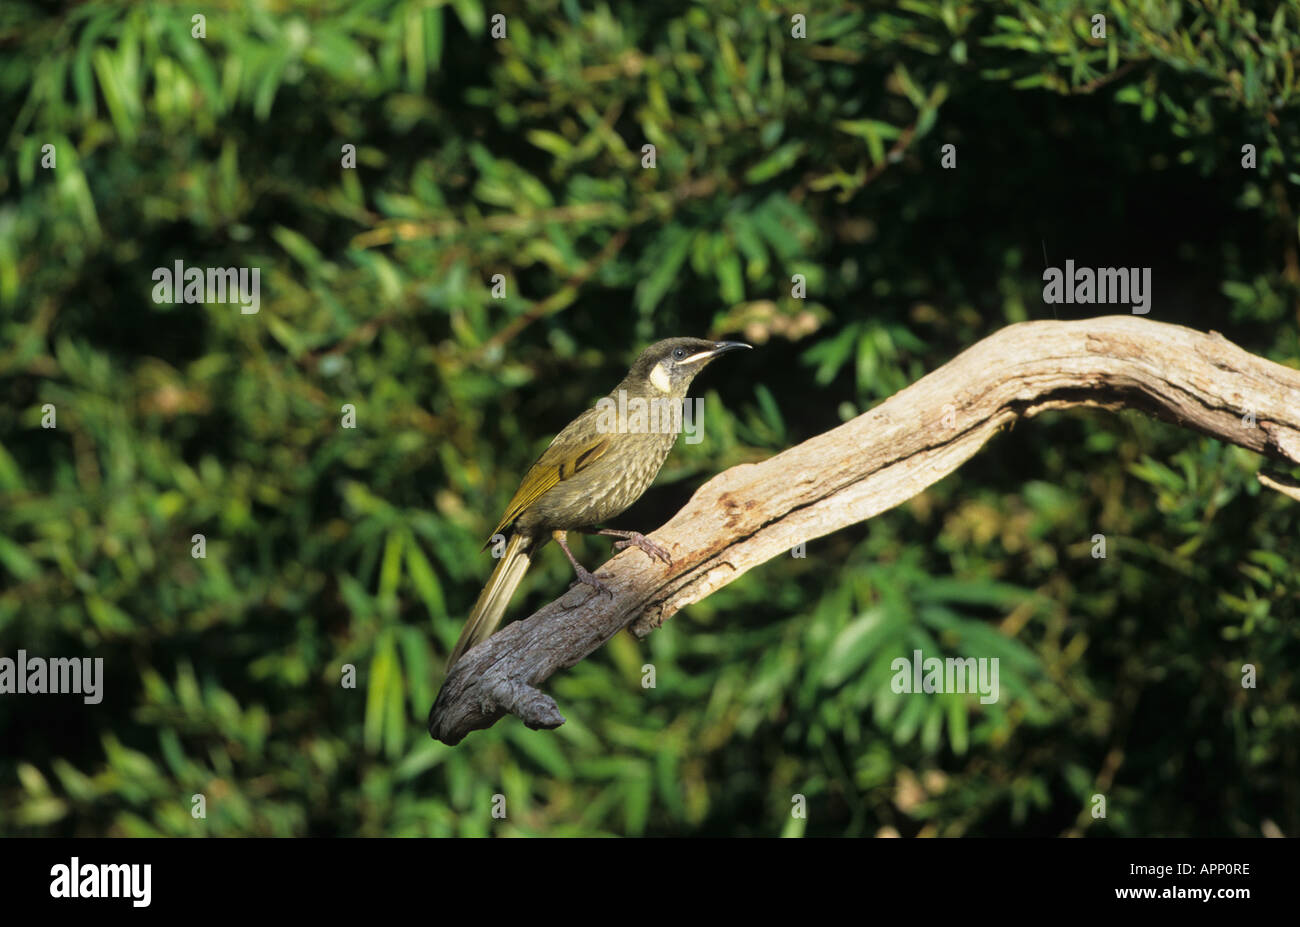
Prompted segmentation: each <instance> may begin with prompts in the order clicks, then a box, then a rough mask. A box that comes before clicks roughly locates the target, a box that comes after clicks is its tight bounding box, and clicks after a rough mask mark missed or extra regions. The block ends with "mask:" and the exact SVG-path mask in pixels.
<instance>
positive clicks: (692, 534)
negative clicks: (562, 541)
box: [429, 316, 1300, 744]
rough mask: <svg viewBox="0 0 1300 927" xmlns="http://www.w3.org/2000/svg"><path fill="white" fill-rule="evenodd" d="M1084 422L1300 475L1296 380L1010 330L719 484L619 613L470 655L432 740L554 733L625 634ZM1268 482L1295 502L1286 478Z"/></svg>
mask: <svg viewBox="0 0 1300 927" xmlns="http://www.w3.org/2000/svg"><path fill="white" fill-rule="evenodd" d="M1075 406H1094V407H1101V408H1106V409H1111V410H1116V409H1124V408H1129V409H1138V410H1141V411H1143V412H1145V413H1148V414H1150V415H1154V416H1156V417H1159V418H1162V419H1165V420H1167V421H1170V422H1173V423H1175V424H1178V425H1182V426H1184V427H1187V428H1191V429H1194V430H1196V431H1200V432H1202V433H1204V434H1207V435H1211V436H1213V437H1215V438H1218V439H1220V440H1222V441H1227V442H1231V443H1233V444H1238V445H1240V446H1242V447H1245V448H1249V449H1250V450H1252V451H1257V452H1259V453H1260V454H1263V455H1266V456H1268V457H1272V458H1275V459H1277V460H1279V461H1283V462H1285V463H1286V464H1289V465H1296V464H1300V372H1297V371H1295V370H1292V369H1290V368H1288V367H1283V366H1281V365H1279V364H1275V363H1272V362H1271V361H1267V360H1264V359H1263V358H1260V357H1257V356H1255V355H1253V354H1250V353H1248V352H1246V351H1244V350H1242V349H1241V348H1239V347H1237V346H1236V345H1234V344H1232V343H1231V342H1230V341H1228V340H1227V339H1225V338H1224V337H1223V336H1221V335H1219V334H1217V333H1215V332H1211V333H1209V334H1205V333H1202V332H1198V331H1194V330H1192V329H1188V328H1182V327H1180V326H1177V325H1168V324H1164V323H1160V322H1153V321H1150V320H1149V319H1144V318H1137V317H1133V316H1106V317H1102V318H1095V319H1085V320H1081V321H1075V322H1025V323H1021V324H1018V325H1012V326H1009V327H1008V328H1004V329H1002V330H1001V331H999V332H997V333H995V334H993V335H990V336H989V337H988V338H985V339H984V340H983V341H980V342H979V343H978V344H975V345H974V346H972V347H970V348H969V349H967V350H965V351H963V352H962V353H961V354H959V355H958V356H957V357H956V358H954V359H953V360H951V361H949V362H948V363H947V364H945V365H944V366H942V367H940V368H939V369H938V370H935V371H934V372H933V373H931V374H929V375H928V376H926V377H923V378H922V379H921V380H919V381H917V382H916V383H913V384H912V385H911V386H909V387H907V388H906V389H904V390H902V391H901V392H899V393H897V394H896V395H894V396H892V397H890V398H889V399H887V400H886V401H884V402H882V403H881V404H880V405H878V406H876V407H875V408H874V409H872V410H871V411H869V412H866V413H863V414H862V415H859V416H858V417H857V418H855V419H853V420H852V421H849V422H846V423H845V424H843V425H841V426H839V427H838V428H835V429H832V430H831V431H828V432H826V433H824V434H820V435H817V436H816V437H814V438H810V439H809V440H807V441H805V442H803V443H802V444H799V445H796V446H795V447H792V448H790V449H789V450H786V451H783V452H782V453H780V454H777V455H776V456H774V457H771V458H769V459H767V460H765V461H763V462H762V463H758V464H743V465H740V466H736V467H732V468H731V469H730V470H727V471H725V472H723V473H720V474H718V475H717V476H715V477H714V478H713V479H711V480H709V481H708V482H707V483H705V484H704V485H703V486H701V487H700V489H699V490H698V491H697V492H696V493H695V495H694V496H693V497H692V498H691V500H690V502H689V503H688V504H687V505H686V507H685V508H683V509H682V510H681V511H680V512H678V513H677V514H676V515H675V516H674V517H673V518H672V519H671V520H670V521H669V522H668V523H667V524H665V525H664V526H663V527H662V528H660V529H659V530H658V531H656V532H654V534H653V535H651V537H652V538H653V540H654V541H656V542H657V543H659V544H661V545H663V546H664V547H666V548H668V550H669V551H671V552H672V556H673V566H672V567H671V568H669V567H666V566H664V565H663V564H662V563H660V562H658V561H652V560H651V559H650V558H649V557H647V556H646V555H645V554H644V553H642V552H641V551H639V550H635V549H631V550H626V551H624V552H622V553H621V554H619V555H618V556H617V557H614V558H613V559H612V560H610V561H609V562H608V563H607V564H605V566H604V567H603V568H602V569H601V570H600V571H599V572H600V574H601V577H602V579H604V581H605V583H606V584H607V585H608V586H609V587H610V589H611V591H612V592H613V593H614V596H613V598H612V599H610V598H609V597H607V596H604V595H594V594H593V593H592V591H591V590H590V589H588V588H587V587H582V586H579V587H575V588H572V589H570V590H569V591H568V592H566V593H565V594H564V595H562V596H561V597H560V598H559V599H557V600H556V601H554V602H552V603H551V604H549V605H547V606H546V607H544V608H542V609H541V610H539V611H537V612H536V613H535V614H533V615H532V616H530V617H528V618H526V619H524V620H522V621H517V622H515V623H513V624H511V625H508V626H507V627H505V628H504V629H502V630H501V631H499V632H498V633H497V634H495V635H494V636H492V637H491V638H489V639H488V640H487V641H485V642H483V643H482V644H480V645H479V646H478V647H475V648H474V649H473V650H472V651H470V652H469V653H468V654H466V655H465V656H464V657H463V658H462V659H461V660H460V662H459V663H457V664H456V666H455V667H453V668H452V670H451V673H450V674H449V675H448V677H447V679H446V680H445V681H444V683H443V686H442V690H441V691H440V692H439V694H438V699H437V701H436V703H435V704H434V706H433V709H432V710H431V711H430V713H429V733H430V734H431V735H432V736H433V737H435V738H437V739H438V740H442V741H444V742H446V743H448V744H455V743H458V742H459V741H460V740H461V739H462V738H464V736H465V735H466V734H468V733H469V732H470V731H474V730H478V729H481V728H486V727H488V726H490V725H491V724H493V723H494V722H495V721H496V720H497V719H498V718H501V717H502V716H503V715H505V714H514V715H517V716H518V717H519V718H521V719H522V720H523V722H524V723H525V724H527V725H528V726H529V727H532V728H554V727H558V726H559V725H560V724H562V723H564V717H563V716H562V715H561V714H560V712H559V708H558V707H557V706H556V704H555V702H554V700H552V699H551V697H550V696H548V695H546V694H544V693H543V692H541V691H540V690H539V689H538V688H537V687H538V686H539V685H540V684H541V683H542V682H544V681H545V680H546V679H547V678H548V677H549V676H551V674H553V673H554V672H556V671H557V670H560V669H563V668H565V667H568V666H573V665H574V664H575V663H577V662H578V661H579V660H582V659H583V658H584V657H586V656H587V655H588V654H589V653H592V652H593V651H594V650H596V649H597V648H599V647H600V646H601V645H602V644H604V643H605V642H606V641H607V640H609V639H610V638H611V637H613V636H614V635H615V634H617V633H618V632H619V631H620V630H622V629H623V628H629V629H630V630H631V632H632V633H633V634H635V635H637V636H638V637H644V636H646V635H647V634H649V633H650V632H651V631H652V630H654V629H655V628H657V627H659V626H660V625H661V624H662V623H663V622H664V621H665V620H666V619H668V618H669V617H671V616H672V615H673V614H675V613H676V612H677V611H678V610H680V609H681V608H683V607H684V606H686V605H689V604H690V603H692V602H697V601H699V600H700V599H702V598H704V597H705V596H707V595H709V594H710V593H712V592H713V591H714V590H716V589H719V588H721V587H722V586H725V585H726V584H727V583H729V582H731V581H732V580H734V579H735V578H736V577H737V576H740V575H741V574H742V573H744V572H746V571H747V570H749V569H751V568H753V567H755V566H757V565H758V564H760V563H762V562H764V561H765V560H769V559H771V558H772V557H776V556H779V555H782V554H788V553H789V551H790V550H791V548H793V547H794V546H795V545H797V544H798V543H800V542H801V541H809V540H812V539H814V538H818V537H821V536H823V535H826V534H830V533H831V532H833V531H837V530H839V529H840V528H843V527H845V526H846V525H851V524H853V523H855V522H859V521H863V520H865V519H868V518H871V517H872V516H873V515H876V514H878V513H880V512H883V511H885V510H887V509H890V508H892V507H894V506H896V505H898V504H899V503H901V502H904V501H906V500H907V499H910V498H911V497H912V496H915V495H917V494H918V493H920V492H921V491H922V490H924V489H925V488H926V487H927V486H930V485H931V484H932V483H935V482H937V481H938V480H940V479H942V478H943V477H945V476H947V475H948V474H949V473H951V472H952V471H953V470H955V469H957V468H958V467H959V466H961V464H962V463H963V462H964V461H965V460H967V459H968V458H969V457H971V456H972V455H974V454H975V453H976V452H977V451H978V450H979V449H980V448H981V447H982V446H983V445H984V444H985V442H987V441H988V440H989V438H990V437H992V436H993V434H994V433H996V432H997V431H998V430H999V429H1001V428H1005V427H1009V426H1011V425H1012V424H1014V423H1015V422H1016V421H1017V420H1019V419H1026V418H1032V417H1033V416H1035V415H1037V414H1039V413H1040V412H1043V411H1046V410H1048V409H1066V408H1071V407H1075ZM1260 479H1261V482H1263V483H1264V484H1265V485H1267V486H1269V487H1270V488H1273V489H1276V490H1278V491H1279V492H1284V493H1286V494H1287V495H1291V496H1293V497H1295V498H1300V490H1297V488H1296V486H1295V485H1294V483H1293V482H1292V481H1290V480H1289V479H1288V478H1286V477H1285V476H1283V475H1281V474H1275V475H1273V476H1267V475H1263V474H1261V477H1260ZM606 577H608V578H606Z"/></svg>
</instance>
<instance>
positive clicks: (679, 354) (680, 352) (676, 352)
mask: <svg viewBox="0 0 1300 927" xmlns="http://www.w3.org/2000/svg"><path fill="white" fill-rule="evenodd" d="M685 356H686V349H685V348H673V360H681V359H682V358H683V357H685Z"/></svg>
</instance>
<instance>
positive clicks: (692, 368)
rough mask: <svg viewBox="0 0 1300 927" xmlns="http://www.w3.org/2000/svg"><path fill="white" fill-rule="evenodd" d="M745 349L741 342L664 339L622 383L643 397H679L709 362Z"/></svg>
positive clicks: (644, 356) (746, 346)
mask: <svg viewBox="0 0 1300 927" xmlns="http://www.w3.org/2000/svg"><path fill="white" fill-rule="evenodd" d="M749 347H751V346H750V345H747V344H745V343H744V342H741V341H705V340H704V339H703V338H666V339H664V340H663V341H657V342H655V343H654V344H652V345H650V347H648V348H646V349H645V350H644V351H642V352H641V356H640V357H638V358H637V359H636V362H635V363H634V364H632V369H631V370H630V371H628V375H627V379H625V380H624V381H623V383H624V385H625V386H627V387H628V388H629V389H632V390H635V391H636V392H638V393H640V394H643V395H647V396H656V395H657V396H676V397H682V396H685V395H686V390H687V389H688V388H689V387H690V385H691V381H692V380H694V379H695V375H696V374H697V373H699V372H700V371H701V370H703V369H704V368H705V367H706V366H708V363H709V361H711V360H713V359H714V358H715V357H719V356H721V355H723V354H726V353H727V352H728V351H736V350H740V349H741V348H749Z"/></svg>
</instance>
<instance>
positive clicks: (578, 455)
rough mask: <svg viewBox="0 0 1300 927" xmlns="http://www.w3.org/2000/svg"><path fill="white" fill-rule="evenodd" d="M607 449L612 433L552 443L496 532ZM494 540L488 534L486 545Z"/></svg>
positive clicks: (495, 533)
mask: <svg viewBox="0 0 1300 927" xmlns="http://www.w3.org/2000/svg"><path fill="white" fill-rule="evenodd" d="M607 450H609V437H608V436H601V437H599V438H596V439H595V440H591V441H588V442H586V443H585V444H582V445H578V446H577V447H574V446H572V445H569V444H563V445H557V444H552V445H551V446H550V447H548V448H547V449H546V450H545V451H543V452H542V456H541V457H539V458H537V463H535V464H533V465H532V466H531V467H529V468H528V472H527V473H525V474H524V479H523V482H522V483H520V484H519V488H518V489H516V490H515V494H514V496H513V497H512V498H511V500H510V504H509V505H507V506H506V513H505V514H504V515H502V516H501V521H500V523H499V524H498V525H497V526H496V528H495V529H494V530H493V531H492V535H493V536H494V537H495V536H496V535H498V534H500V533H501V532H502V531H503V530H505V528H506V527H507V526H508V525H510V524H511V523H513V522H514V520H515V519H516V518H518V517H519V516H520V515H522V514H524V512H525V511H526V510H527V509H528V507H529V506H530V505H532V504H533V503H534V502H536V501H537V500H538V499H540V498H541V497H542V496H543V495H544V494H545V493H546V491H547V490H548V489H550V488H551V487H553V486H555V485H556V484H557V483H559V482H560V481H561V480H568V479H572V478H573V477H574V476H576V475H577V474H579V473H581V472H582V471H583V470H585V469H587V468H588V467H590V466H591V465H592V464H593V463H595V462H596V461H597V460H599V459H600V458H601V457H602V456H604V454H605V452H606V451H607ZM491 543H492V538H488V541H487V544H484V545H483V547H484V548H486V547H487V546H488V544H491Z"/></svg>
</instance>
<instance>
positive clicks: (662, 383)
mask: <svg viewBox="0 0 1300 927" xmlns="http://www.w3.org/2000/svg"><path fill="white" fill-rule="evenodd" d="M650 383H651V385H652V386H654V388H655V389H657V390H659V392H661V393H671V392H672V390H673V384H672V381H671V380H670V379H668V368H667V366H665V364H664V362H663V361H660V362H659V363H657V364H655V367H654V370H651V371H650Z"/></svg>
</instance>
